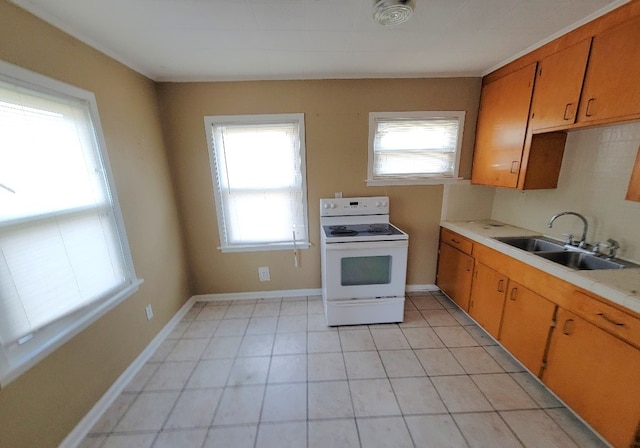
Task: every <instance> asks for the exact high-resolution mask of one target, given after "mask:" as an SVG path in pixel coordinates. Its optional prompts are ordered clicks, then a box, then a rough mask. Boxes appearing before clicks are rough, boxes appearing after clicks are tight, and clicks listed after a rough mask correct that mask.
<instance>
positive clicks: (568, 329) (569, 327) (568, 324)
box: [562, 319, 573, 336]
mask: <svg viewBox="0 0 640 448" xmlns="http://www.w3.org/2000/svg"><path fill="white" fill-rule="evenodd" d="M572 331H573V319H567V320H565V321H564V326H563V327H562V334H565V335H567V336H570V335H571V333H572Z"/></svg>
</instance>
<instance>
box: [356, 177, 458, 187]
mask: <svg viewBox="0 0 640 448" xmlns="http://www.w3.org/2000/svg"><path fill="white" fill-rule="evenodd" d="M463 180H464V179H463V178H462V177H432V178H413V179H367V180H366V182H367V187H382V186H387V185H444V184H456V183H458V182H461V181H463Z"/></svg>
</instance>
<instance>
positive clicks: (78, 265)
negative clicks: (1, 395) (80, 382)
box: [0, 63, 140, 385]
mask: <svg viewBox="0 0 640 448" xmlns="http://www.w3.org/2000/svg"><path fill="white" fill-rule="evenodd" d="M139 284H140V281H139V280H137V279H136V276H135V272H134V270H133V264H132V262H131V256H130V254H129V248H128V244H127V240H126V237H125V233H124V226H123V224H122V221H121V218H120V212H119V209H118V205H117V199H116V194H115V190H114V189H113V184H112V182H111V176H110V172H109V164H108V161H107V154H106V152H105V146H104V140H103V137H102V131H101V129H100V125H99V121H98V114H97V107H96V103H95V98H94V96H93V94H92V93H89V92H86V91H84V90H81V89H77V88H75V87H72V86H69V85H67V84H64V83H61V82H58V81H55V80H52V79H50V78H46V77H44V76H41V75H37V74H35V73H32V72H29V71H27V70H24V69H21V68H19V67H15V66H13V65H10V64H6V63H0V384H2V385H4V384H6V383H7V382H9V381H11V380H12V379H13V378H15V377H17V376H18V375H19V374H20V373H22V372H24V371H25V370H26V369H27V368H29V367H30V366H31V365H33V364H35V362H37V361H38V360H39V359H41V358H43V357H44V356H45V355H46V354H48V353H49V352H51V351H52V350H53V349H55V348H57V347H58V346H59V345H61V344H62V343H63V342H65V341H67V340H68V339H70V338H71V337H72V336H74V335H75V334H77V333H78V332H80V331H81V330H82V329H84V328H85V327H87V326H88V325H89V324H90V323H92V322H93V321H95V320H96V319H97V318H98V317H99V316H100V315H102V314H103V313H104V312H106V311H107V310H108V309H110V308H112V307H113V306H115V305H116V304H117V303H119V302H120V301H122V300H123V299H124V298H126V297H128V296H129V295H131V294H132V293H133V292H135V290H137V288H138V285H139Z"/></svg>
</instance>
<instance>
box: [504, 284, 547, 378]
mask: <svg viewBox="0 0 640 448" xmlns="http://www.w3.org/2000/svg"><path fill="white" fill-rule="evenodd" d="M555 310H556V305H555V304H554V303H552V302H550V301H548V300H547V299H545V298H544V297H542V296H541V295H538V294H536V293H535V292H533V291H531V290H530V289H527V288H525V287H524V286H522V285H520V284H518V283H516V282H514V281H513V280H511V281H509V289H508V291H507V297H506V300H505V304H504V313H503V316H502V328H501V329H500V338H499V340H500V342H501V343H502V345H504V347H505V348H506V349H507V350H509V351H510V352H511V354H513V355H514V356H515V357H516V358H518V360H519V361H520V362H521V363H522V364H524V365H525V366H526V367H527V369H529V370H530V371H531V372H532V373H533V374H535V375H540V373H541V372H540V370H541V368H542V362H543V359H544V353H545V350H546V348H547V342H548V340H549V332H550V331H551V328H552V325H553V315H554V313H555Z"/></svg>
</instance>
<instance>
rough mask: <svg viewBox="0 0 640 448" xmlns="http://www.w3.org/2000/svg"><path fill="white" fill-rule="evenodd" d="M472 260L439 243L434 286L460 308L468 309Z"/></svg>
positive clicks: (468, 256)
mask: <svg viewBox="0 0 640 448" xmlns="http://www.w3.org/2000/svg"><path fill="white" fill-rule="evenodd" d="M472 277H473V258H472V257H471V256H470V255H467V254H465V253H462V252H460V251H459V250H457V249H455V248H453V247H451V246H449V245H448V244H445V243H440V255H439V257H438V274H437V276H436V284H437V285H438V287H439V288H440V289H441V290H442V291H443V292H444V293H445V294H446V295H448V296H449V297H451V299H453V301H454V302H456V303H457V304H458V305H459V306H460V308H462V309H463V310H465V311H467V310H468V309H469V295H470V293H471V279H472Z"/></svg>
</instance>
